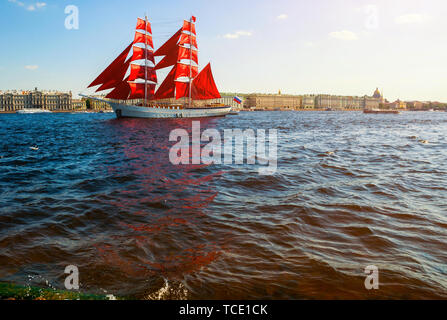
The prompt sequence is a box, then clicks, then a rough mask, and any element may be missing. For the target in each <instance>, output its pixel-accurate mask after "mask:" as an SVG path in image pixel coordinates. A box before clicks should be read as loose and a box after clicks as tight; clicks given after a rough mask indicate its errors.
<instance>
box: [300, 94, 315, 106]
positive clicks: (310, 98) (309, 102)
mask: <svg viewBox="0 0 447 320" xmlns="http://www.w3.org/2000/svg"><path fill="white" fill-rule="evenodd" d="M314 108H315V96H314V95H304V96H302V98H301V109H314Z"/></svg>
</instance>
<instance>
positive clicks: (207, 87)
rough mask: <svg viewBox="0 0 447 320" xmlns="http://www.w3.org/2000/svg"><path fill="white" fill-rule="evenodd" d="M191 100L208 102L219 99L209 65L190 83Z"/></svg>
mask: <svg viewBox="0 0 447 320" xmlns="http://www.w3.org/2000/svg"><path fill="white" fill-rule="evenodd" d="M191 91H192V98H193V99H194V100H208V99H219V98H221V96H220V93H219V90H218V89H217V86H216V83H215V82H214V77H213V73H212V72H211V64H210V63H208V65H207V66H206V67H205V68H203V70H202V72H200V74H199V75H198V76H197V78H195V79H194V81H193V83H192V90H191Z"/></svg>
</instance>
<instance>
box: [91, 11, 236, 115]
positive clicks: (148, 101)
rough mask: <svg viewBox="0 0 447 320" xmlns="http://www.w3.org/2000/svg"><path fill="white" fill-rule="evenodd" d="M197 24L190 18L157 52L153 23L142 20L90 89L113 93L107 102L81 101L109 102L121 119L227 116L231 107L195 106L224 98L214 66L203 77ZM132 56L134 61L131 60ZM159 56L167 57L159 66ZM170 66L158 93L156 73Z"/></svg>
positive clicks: (106, 99) (209, 67)
mask: <svg viewBox="0 0 447 320" xmlns="http://www.w3.org/2000/svg"><path fill="white" fill-rule="evenodd" d="M195 22H196V18H195V17H191V19H190V20H189V21H187V20H184V22H183V25H182V27H181V28H180V29H179V30H178V31H177V32H176V33H175V34H174V35H173V36H172V37H171V38H170V39H169V40H168V41H166V42H165V43H164V44H163V45H162V46H161V47H160V48H158V50H155V49H154V43H153V38H152V27H151V24H150V23H149V21H148V19H147V17H146V18H145V19H144V20H143V19H140V18H138V20H137V26H136V31H135V38H134V40H133V41H132V42H131V43H130V45H129V46H128V47H127V48H126V49H125V50H124V51H123V52H122V53H121V54H120V55H119V56H118V58H116V59H115V61H113V62H112V64H111V65H110V66H109V67H107V69H106V70H104V72H103V73H101V74H100V75H99V76H98V77H97V78H96V79H95V80H94V81H93V82H92V83H91V84H90V86H89V88H90V87H94V86H100V87H99V88H98V89H97V90H96V91H97V92H98V91H103V90H109V89H113V90H112V91H111V92H110V93H108V94H107V95H106V96H105V99H99V98H95V97H89V96H85V95H82V96H84V97H87V98H90V99H95V100H100V101H104V102H107V103H109V104H110V105H111V107H112V109H113V111H114V112H115V113H116V116H117V117H118V118H121V117H129V118H201V117H217V116H225V115H227V114H228V113H229V112H230V111H231V109H232V108H231V106H226V105H215V104H213V105H212V104H204V103H201V104H199V105H195V103H194V101H199V100H213V99H219V98H221V96H220V93H219V91H218V89H217V87H216V84H215V82H214V78H213V74H212V72H211V65H210V64H208V65H207V66H206V67H205V68H203V70H202V71H201V72H200V73H199V64H198V46H197V34H196V26H195ZM131 50H132V54H130V52H131ZM129 54H130V55H129ZM128 56H130V57H129V58H127V57H128ZM155 57H162V58H161V60H160V61H159V62H158V63H155ZM168 67H172V69H171V70H170V72H169V73H168V75H167V76H166V78H165V79H164V81H163V82H162V84H161V85H160V86H159V87H158V89H157V91H156V90H155V88H156V86H157V83H158V79H157V72H156V71H157V70H160V69H164V68H168ZM129 70H130V73H128V71H129ZM126 75H127V76H126ZM179 99H181V100H179ZM177 100H179V101H177Z"/></svg>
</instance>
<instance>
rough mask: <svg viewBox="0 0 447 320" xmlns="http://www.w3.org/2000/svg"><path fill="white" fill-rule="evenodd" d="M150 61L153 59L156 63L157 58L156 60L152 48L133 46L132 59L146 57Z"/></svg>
mask: <svg viewBox="0 0 447 320" xmlns="http://www.w3.org/2000/svg"><path fill="white" fill-rule="evenodd" d="M146 57H147V60H149V61H152V62H153V63H154V64H155V60H154V52H152V51H151V50H146V49H143V48H140V47H135V46H134V47H133V54H132V59H131V61H136V60H142V59H146Z"/></svg>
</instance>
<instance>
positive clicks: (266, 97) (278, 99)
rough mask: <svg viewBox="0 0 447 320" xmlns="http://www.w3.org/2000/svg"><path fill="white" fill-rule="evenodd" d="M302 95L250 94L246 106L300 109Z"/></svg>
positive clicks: (251, 107)
mask: <svg viewBox="0 0 447 320" xmlns="http://www.w3.org/2000/svg"><path fill="white" fill-rule="evenodd" d="M301 102H302V96H292V95H282V94H281V95H280V94H250V95H248V96H247V98H246V101H245V108H250V109H265V110H269V109H270V110H277V109H282V110H284V109H289V110H294V109H300V108H301Z"/></svg>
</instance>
